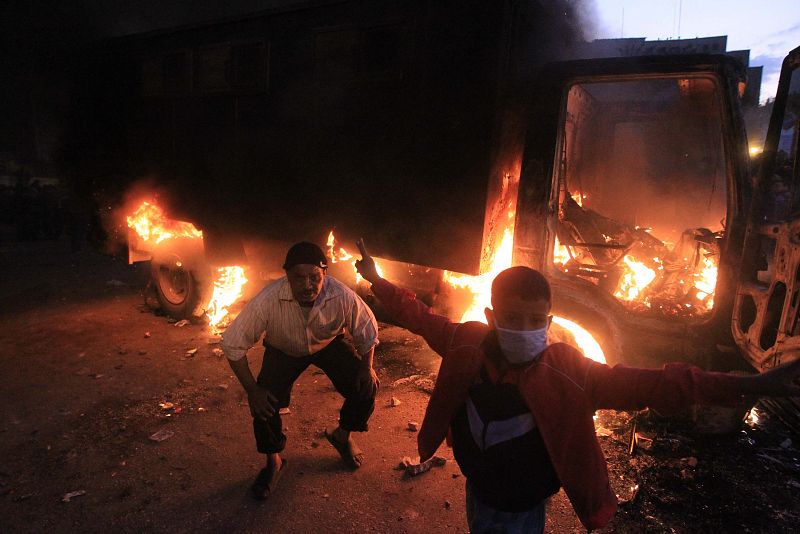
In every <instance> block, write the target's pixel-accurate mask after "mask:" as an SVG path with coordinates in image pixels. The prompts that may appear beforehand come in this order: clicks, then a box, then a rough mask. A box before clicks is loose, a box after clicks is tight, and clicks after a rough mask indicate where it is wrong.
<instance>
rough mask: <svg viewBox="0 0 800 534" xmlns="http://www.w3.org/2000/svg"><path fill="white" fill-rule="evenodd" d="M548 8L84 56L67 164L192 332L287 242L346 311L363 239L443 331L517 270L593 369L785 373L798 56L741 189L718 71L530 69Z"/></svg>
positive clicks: (793, 251) (735, 102)
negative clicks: (82, 172)
mask: <svg viewBox="0 0 800 534" xmlns="http://www.w3.org/2000/svg"><path fill="white" fill-rule="evenodd" d="M556 3H557V2H556ZM551 4H552V3H549V2H520V3H506V2H498V3H493V2H492V3H482V2H477V3H470V4H469V5H465V4H462V3H458V5H457V6H456V4H452V5H451V4H450V3H447V2H444V3H436V4H435V5H434V4H433V3H427V4H425V5H421V4H419V3H414V2H392V3H390V4H386V5H381V6H380V8H379V7H377V6H372V5H370V4H369V3H366V2H319V3H316V4H314V5H313V6H308V5H305V4H303V7H293V8H288V7H287V8H283V9H279V10H272V11H269V12H265V13H261V14H258V15H254V16H251V17H247V18H244V19H236V20H230V21H225V22H221V23H215V24H213V25H206V26H201V27H193V28H181V29H175V30H169V31H163V32H157V33H153V34H147V35H144V36H133V37H129V38H123V39H117V40H115V41H113V42H110V43H104V46H103V49H102V50H101V51H99V52H98V53H97V54H96V55H95V56H94V67H95V69H96V70H97V72H101V73H107V75H105V76H98V77H97V78H95V79H94V81H93V83H92V84H90V85H89V86H88V87H90V93H88V94H91V95H92V98H91V101H92V106H91V109H92V113H91V114H90V115H91V117H90V118H89V119H88V120H87V124H90V125H93V128H92V131H100V132H103V138H102V139H98V138H94V139H92V142H93V143H97V146H102V147H104V148H105V149H106V150H103V151H101V152H102V154H101V156H102V157H100V158H99V159H95V160H93V162H92V164H93V168H94V169H105V170H107V171H108V172H109V173H111V172H113V173H114V176H115V177H117V179H116V180H115V181H114V182H113V186H112V185H108V187H109V189H114V190H115V191H116V193H117V195H118V196H119V197H120V198H121V197H122V196H123V194H127V197H126V198H127V199H128V200H129V203H128V204H126V209H125V216H126V221H125V225H126V227H127V228H128V229H129V240H128V243H129V248H130V258H131V261H140V260H150V261H151V265H152V273H153V284H154V286H155V288H156V290H157V294H158V298H159V300H160V302H161V304H162V306H164V307H165V308H166V309H167V310H168V311H169V313H171V314H172V315H175V316H190V315H198V314H203V313H206V314H208V315H209V316H210V317H211V321H212V323H214V324H216V323H218V322H219V321H222V320H223V318H224V316H225V313H226V310H227V309H228V308H229V307H230V306H232V305H234V303H235V302H236V301H237V300H241V299H242V298H247V295H248V292H250V293H252V292H255V291H257V290H258V289H260V287H262V286H263V285H264V284H265V283H266V282H267V281H269V280H270V279H272V278H274V277H275V276H279V274H280V273H279V267H278V266H279V264H280V259H281V258H282V253H283V251H284V250H285V248H283V247H285V245H286V244H288V243H290V242H292V241H294V240H298V239H309V238H313V236H318V241H319V242H320V244H326V245H327V247H328V251H329V255H330V257H331V261H332V263H333V264H332V266H331V271H332V274H334V276H337V277H339V278H341V279H343V280H345V281H349V282H350V283H351V284H352V285H353V286H354V287H357V288H359V290H360V291H362V293H364V294H366V292H367V288H366V287H365V286H363V285H362V284H360V282H359V280H358V279H357V277H356V274H355V272H354V270H353V269H352V266H351V264H352V261H353V259H354V258H351V257H350V255H349V254H348V253H347V251H346V245H345V246H342V245H341V243H347V242H352V240H354V239H355V238H357V237H361V236H363V237H364V238H365V239H366V240H367V242H368V243H369V244H370V248H371V249H373V250H374V251H375V253H376V256H378V257H379V258H382V259H381V260H379V262H380V267H381V269H382V270H383V272H384V275H385V276H386V277H387V278H389V279H392V280H394V281H396V282H398V283H400V284H401V285H404V286H407V287H410V288H412V289H414V290H415V291H417V293H418V294H420V295H422V296H423V298H425V299H427V300H428V301H429V302H430V303H431V304H433V305H434V307H435V308H436V309H437V310H439V311H441V312H443V313H447V314H449V315H450V316H452V317H453V318H455V319H463V320H469V319H480V315H481V313H480V312H481V310H482V308H483V307H484V306H486V305H487V304H488V289H489V283H490V281H491V279H492V278H493V277H494V275H495V274H496V273H497V272H499V270H501V269H503V268H505V267H508V266H510V265H512V264H523V265H529V266H531V267H534V268H536V269H539V270H540V271H542V272H543V273H545V274H546V276H548V278H549V279H550V281H551V283H552V286H553V291H554V314H555V315H556V316H558V319H556V322H557V323H558V324H559V325H561V328H560V330H561V331H562V335H563V336H565V337H566V338H568V339H570V340H571V341H572V342H574V343H576V344H578V345H579V346H581V348H582V349H583V350H584V352H586V353H587V354H588V355H590V356H591V357H595V358H597V359H606V360H608V361H609V363H618V362H625V363H629V364H634V365H642V366H656V365H660V364H661V363H663V362H666V361H674V360H676V359H681V360H687V361H691V362H694V363H696V364H698V365H700V366H702V367H705V368H712V367H713V368H717V369H725V370H732V369H736V368H740V367H742V366H743V363H744V361H746V362H748V363H749V364H750V365H751V366H752V367H754V368H756V369H757V370H764V369H767V368H770V367H772V366H774V365H777V364H779V363H781V362H782V361H787V360H788V359H792V358H795V357H796V354H797V352H796V350H795V349H796V347H795V345H797V344H798V343H800V341H798V340H799V339H800V337H798V336H800V331H798V328H800V327H799V326H798V307H800V303H798V291H800V286H798V283H799V282H798V281H800V274H798V273H799V272H800V271H798V266H800V245H798V243H800V242H799V241H798V239H797V232H798V224H800V223H798V222H797V221H796V220H794V219H793V217H796V214H797V208H798V205H797V203H798V198H800V194H798V188H797V185H796V182H797V181H798V167H797V145H798V115H799V114H800V107H798V105H799V104H800V100H798V98H800V73H799V72H800V71H799V70H798V65H800V49H799V50H795V51H794V52H792V53H791V54H790V55H789V56H788V57H787V59H786V61H785V63H784V71H783V74H782V78H781V82H780V86H779V90H778V95H777V97H776V100H775V106H774V114H773V119H772V122H771V124H770V129H769V133H768V136H767V140H766V144H765V147H764V150H763V153H762V154H760V155H759V158H758V159H759V162H760V164H759V165H758V172H757V173H756V172H754V171H755V165H754V162H753V161H751V151H750V147H749V146H748V143H747V137H746V133H745V130H744V123H743V120H742V113H741V109H740V98H741V95H742V94H743V88H744V85H745V83H746V79H745V71H744V69H743V68H742V66H741V65H740V64H739V63H737V62H736V61H735V60H734V59H732V58H730V57H727V56H716V55H682V56H657V57H637V58H613V59H597V60H580V61H552V60H554V59H558V58H559V56H560V55H561V54H568V49H569V46H570V40H569V38H568V36H570V35H573V36H576V32H575V14H574V13H573V12H572V11H570V9H571V8H569V6H568V5H567V4H569V3H567V4H565V5H567V8H566V10H562V9H553V6H552V5H551ZM576 37H577V36H576ZM109 73H110V74H109ZM112 74H113V75H112ZM98 80H99V81H98ZM98 124H100V125H102V126H103V127H102V128H94V126H97V125H98ZM87 131H88V129H87ZM84 140H85V139H84ZM112 169H113V171H112ZM101 174H102V173H101ZM141 177H147V183H148V186H147V187H146V188H144V190H146V191H147V195H145V194H144V193H143V192H142V191H143V189H141V188H140V189H132V184H133V183H134V182H136V181H137V180H139V179H141ZM109 184H110V182H109ZM132 190H134V191H136V193H135V194H131V193H130V191H132ZM156 192H157V193H158V198H157V200H154V198H155V197H154V195H153V194H154V193H156ZM161 210H164V211H161ZM165 213H167V214H169V217H167V216H166V215H165ZM154 221H158V222H154ZM340 241H341V243H340ZM278 243H279V244H280V245H278ZM247 279H249V280H250V282H249V283H247V284H245V282H246V280H247ZM242 295H244V296H242ZM742 356H743V357H744V358H742Z"/></svg>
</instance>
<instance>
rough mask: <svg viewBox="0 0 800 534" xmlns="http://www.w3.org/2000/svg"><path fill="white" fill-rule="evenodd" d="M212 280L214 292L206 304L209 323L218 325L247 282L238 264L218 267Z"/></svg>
mask: <svg viewBox="0 0 800 534" xmlns="http://www.w3.org/2000/svg"><path fill="white" fill-rule="evenodd" d="M217 272H218V273H219V275H218V276H217V279H216V280H214V293H213V294H212V295H211V300H210V301H209V302H208V306H206V314H207V315H208V319H209V324H210V325H211V326H217V325H219V324H220V323H221V322H222V320H223V319H224V318H225V317H226V316H227V315H228V309H229V308H230V306H231V305H233V303H234V302H236V301H237V300H239V298H240V297H241V296H242V287H243V286H244V285H245V284H246V283H247V278H246V277H245V275H244V269H243V268H241V267H239V266H238V265H233V266H230V267H220V268H219V269H217Z"/></svg>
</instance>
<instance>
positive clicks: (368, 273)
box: [356, 238, 381, 284]
mask: <svg viewBox="0 0 800 534" xmlns="http://www.w3.org/2000/svg"><path fill="white" fill-rule="evenodd" d="M356 246H357V247H358V251H359V252H360V253H361V259H360V260H356V270H357V271H358V274H360V275H361V277H362V278H363V279H364V280H366V281H367V282H369V283H370V284H374V283H375V282H377V281H378V280H380V279H381V275H379V274H378V269H377V268H376V267H375V260H373V259H372V256H370V255H369V252H367V246H366V245H365V244H364V239H363V238H362V239H359V240H358V241H356Z"/></svg>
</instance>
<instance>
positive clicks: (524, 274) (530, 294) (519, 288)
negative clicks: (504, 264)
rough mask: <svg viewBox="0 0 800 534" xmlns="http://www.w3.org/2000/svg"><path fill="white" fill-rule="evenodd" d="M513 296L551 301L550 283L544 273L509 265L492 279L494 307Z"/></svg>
mask: <svg viewBox="0 0 800 534" xmlns="http://www.w3.org/2000/svg"><path fill="white" fill-rule="evenodd" d="M511 296H517V297H522V299H523V300H545V301H547V302H550V283H549V282H548V281H547V279H546V278H545V277H544V276H543V275H542V273H540V272H539V271H537V270H535V269H531V268H530V267H524V266H522V265H518V266H516V267H509V268H508V269H506V270H505V271H502V272H501V273H500V274H498V275H497V276H495V278H494V280H493V281H492V307H497V304H498V303H502V302H503V301H504V300H506V299H507V298H509V297H511Z"/></svg>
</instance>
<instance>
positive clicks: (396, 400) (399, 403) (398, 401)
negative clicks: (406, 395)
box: [389, 397, 403, 408]
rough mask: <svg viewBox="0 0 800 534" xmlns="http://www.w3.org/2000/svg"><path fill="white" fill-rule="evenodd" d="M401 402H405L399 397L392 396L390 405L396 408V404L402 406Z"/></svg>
mask: <svg viewBox="0 0 800 534" xmlns="http://www.w3.org/2000/svg"><path fill="white" fill-rule="evenodd" d="M401 404H403V402H402V401H401V400H400V399H398V398H397V397H392V398H390V399H389V406H391V407H392V408H394V407H395V406H400V405H401Z"/></svg>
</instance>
